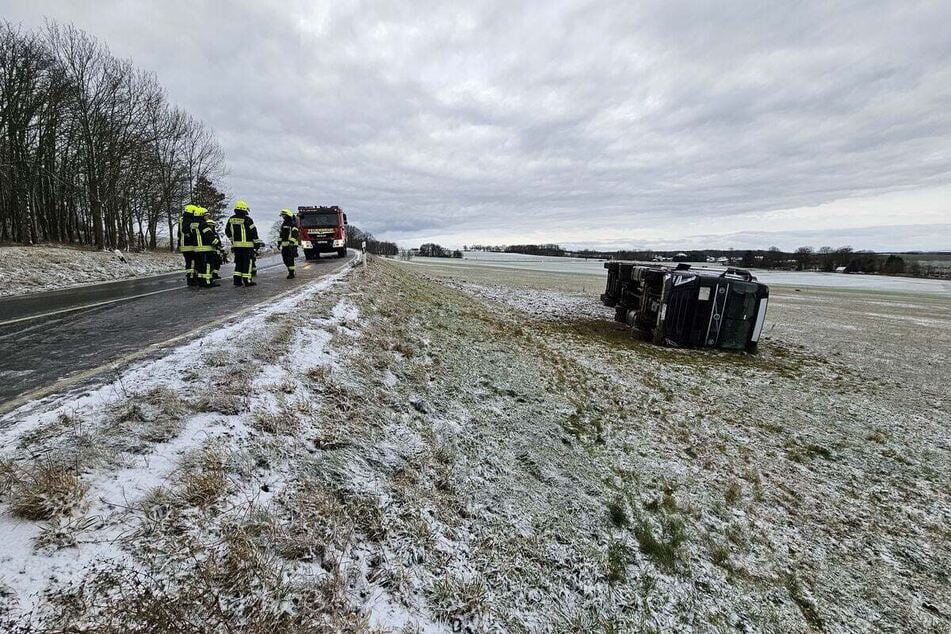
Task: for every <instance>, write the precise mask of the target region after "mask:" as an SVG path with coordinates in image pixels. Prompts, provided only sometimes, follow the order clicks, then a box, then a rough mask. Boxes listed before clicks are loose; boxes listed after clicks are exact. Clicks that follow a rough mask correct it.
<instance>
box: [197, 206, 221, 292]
mask: <svg viewBox="0 0 951 634" xmlns="http://www.w3.org/2000/svg"><path fill="white" fill-rule="evenodd" d="M206 213H208V210H207V209H204V208H202V207H199V208H198V210H197V211H196V212H195V217H196V218H197V220H198V222H196V223H194V224H193V225H192V226H193V227H194V229H193V231H194V234H195V236H194V242H195V277H197V278H198V286H199V287H200V288H213V287H215V286H221V284H218V283H217V282H215V281H214V264H215V258H216V257H217V255H218V249H220V248H221V240H220V239H219V238H218V232H217V231H215V228H214V227H212V226H211V225H210V224H209V223H208V221H207V220H206V219H205V216H204V214H206Z"/></svg>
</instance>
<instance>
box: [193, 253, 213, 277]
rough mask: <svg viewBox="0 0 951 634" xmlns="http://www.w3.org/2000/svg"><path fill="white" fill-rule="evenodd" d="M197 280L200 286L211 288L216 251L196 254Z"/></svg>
mask: <svg viewBox="0 0 951 634" xmlns="http://www.w3.org/2000/svg"><path fill="white" fill-rule="evenodd" d="M194 257H195V278H196V279H197V280H198V282H197V284H198V286H211V280H212V272H213V269H212V267H213V265H214V257H215V253H214V251H196V252H195V256H194Z"/></svg>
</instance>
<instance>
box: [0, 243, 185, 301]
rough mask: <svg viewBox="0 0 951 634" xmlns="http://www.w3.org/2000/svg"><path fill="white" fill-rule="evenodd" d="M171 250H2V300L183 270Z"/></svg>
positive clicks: (48, 248) (39, 248)
mask: <svg viewBox="0 0 951 634" xmlns="http://www.w3.org/2000/svg"><path fill="white" fill-rule="evenodd" d="M183 266H184V265H183V264H182V256H181V255H179V254H178V253H169V252H168V251H153V252H147V253H122V252H116V251H89V250H83V249H74V248H70V247H58V246H35V247H18V246H5V247H0V279H2V280H3V285H2V286H0V297H7V296H11V295H23V294H25V293H35V292H39V291H49V290H55V289H58V288H66V287H69V286H77V285H81V284H95V283H97V282H108V281H113V280H122V279H127V278H131V277H143V276H148V275H158V274H161V273H170V272H174V271H180V270H182V267H183Z"/></svg>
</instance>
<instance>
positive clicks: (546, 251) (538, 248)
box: [463, 244, 568, 256]
mask: <svg viewBox="0 0 951 634" xmlns="http://www.w3.org/2000/svg"><path fill="white" fill-rule="evenodd" d="M463 250H464V251H486V252H488V253H520V254H522V255H552V256H564V255H568V252H567V251H565V250H564V249H562V248H561V245H558V244H510V245H501V246H500V245H482V244H472V245H468V246H464V247H463Z"/></svg>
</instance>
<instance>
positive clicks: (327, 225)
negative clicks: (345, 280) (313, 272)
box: [297, 205, 347, 260]
mask: <svg viewBox="0 0 951 634" xmlns="http://www.w3.org/2000/svg"><path fill="white" fill-rule="evenodd" d="M297 226H298V228H299V229H300V246H301V248H302V249H303V250H304V257H305V258H307V259H308V260H313V259H316V258H319V257H320V254H321V253H336V254H337V257H338V258H342V257H344V256H346V255H347V214H345V213H343V209H341V208H340V207H337V206H336V205H334V206H332V207H298V208H297Z"/></svg>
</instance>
